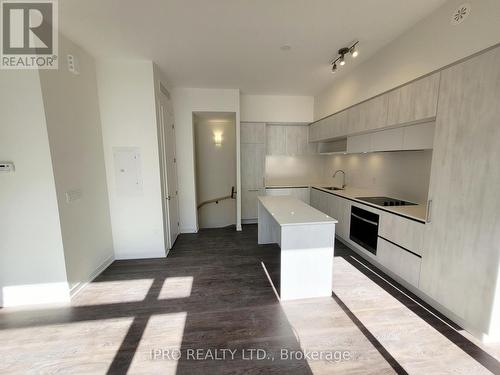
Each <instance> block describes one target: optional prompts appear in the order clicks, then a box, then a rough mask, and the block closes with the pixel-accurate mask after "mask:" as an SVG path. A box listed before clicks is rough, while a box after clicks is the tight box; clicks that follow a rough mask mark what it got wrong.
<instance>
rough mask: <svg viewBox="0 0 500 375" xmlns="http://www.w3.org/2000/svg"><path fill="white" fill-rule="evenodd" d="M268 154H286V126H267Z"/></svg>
mask: <svg viewBox="0 0 500 375" xmlns="http://www.w3.org/2000/svg"><path fill="white" fill-rule="evenodd" d="M266 141H267V155H286V126H282V125H267V126H266Z"/></svg>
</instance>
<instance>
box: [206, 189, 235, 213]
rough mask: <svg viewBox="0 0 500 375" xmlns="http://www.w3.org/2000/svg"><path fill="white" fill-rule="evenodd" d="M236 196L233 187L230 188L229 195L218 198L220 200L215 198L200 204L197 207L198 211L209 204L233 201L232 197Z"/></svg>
mask: <svg viewBox="0 0 500 375" xmlns="http://www.w3.org/2000/svg"><path fill="white" fill-rule="evenodd" d="M235 195H236V191H235V190H234V186H232V187H231V195H227V196H225V197H220V198H215V199H210V200H208V201H204V202H201V203H200V204H199V205H198V210H199V209H200V208H202V207H203V206H205V205H207V204H209V203H217V204H219V202H220V201H225V200H227V199H235V198H234V196H235Z"/></svg>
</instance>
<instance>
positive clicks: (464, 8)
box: [451, 3, 471, 25]
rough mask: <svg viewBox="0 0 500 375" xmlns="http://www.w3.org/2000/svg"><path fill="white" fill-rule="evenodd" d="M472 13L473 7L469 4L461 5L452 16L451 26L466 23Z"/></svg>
mask: <svg viewBox="0 0 500 375" xmlns="http://www.w3.org/2000/svg"><path fill="white" fill-rule="evenodd" d="M470 11H471V5H470V4H469V3H464V4H462V5H460V6H459V7H458V8H457V9H455V10H454V11H453V15H452V16H451V24H452V25H459V24H461V23H462V22H464V21H465V19H466V18H467V17H469V14H470Z"/></svg>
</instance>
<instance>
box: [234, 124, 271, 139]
mask: <svg viewBox="0 0 500 375" xmlns="http://www.w3.org/2000/svg"><path fill="white" fill-rule="evenodd" d="M240 139H241V143H266V124H265V123H262V122H257V123H249V122H242V123H241V125H240Z"/></svg>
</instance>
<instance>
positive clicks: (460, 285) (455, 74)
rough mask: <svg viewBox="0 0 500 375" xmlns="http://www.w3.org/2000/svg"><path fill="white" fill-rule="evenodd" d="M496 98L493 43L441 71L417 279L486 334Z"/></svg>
mask: <svg viewBox="0 0 500 375" xmlns="http://www.w3.org/2000/svg"><path fill="white" fill-rule="evenodd" d="M499 98H500V48H498V47H497V48H495V49H492V50H490V51H487V52H485V53H483V54H481V55H478V56H475V57H473V58H471V59H469V60H466V61H464V62H462V63H460V64H457V65H454V66H451V67H449V68H447V69H445V70H443V71H442V72H441V84H440V89H439V104H438V111H437V116H436V129H435V136H434V151H433V155H432V167H431V179H430V187H429V206H428V223H427V224H426V225H425V232H424V246H423V254H422V268H421V275H420V284H419V287H420V289H422V291H423V292H424V293H426V294H427V295H429V296H430V297H431V298H433V299H434V300H436V301H438V302H439V303H440V304H441V305H442V306H444V307H446V308H447V309H448V310H450V311H452V312H453V313H454V314H455V315H457V316H459V317H460V318H461V319H463V320H464V321H465V322H466V325H467V328H468V329H472V330H475V331H477V332H484V333H486V334H490V333H491V329H492V327H494V326H495V325H498V319H499V316H500V314H499V313H498V310H497V311H495V306H499V302H500V301H498V298H499V296H498V293H497V292H496V288H497V285H498V281H497V278H498V269H499V268H498V267H499V247H498V246H499V243H500V230H499V229H500V216H499V214H498V213H499V212H500V199H498V190H499V186H500V163H499V162H498V161H499V160H500V126H499V124H500V105H499ZM495 319H497V320H496V321H495Z"/></svg>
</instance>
